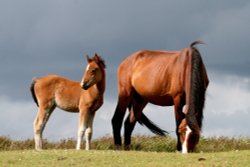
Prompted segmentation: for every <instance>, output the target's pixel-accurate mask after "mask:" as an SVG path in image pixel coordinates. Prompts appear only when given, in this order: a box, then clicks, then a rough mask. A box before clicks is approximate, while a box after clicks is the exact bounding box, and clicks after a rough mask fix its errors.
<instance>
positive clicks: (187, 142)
mask: <svg viewBox="0 0 250 167" xmlns="http://www.w3.org/2000/svg"><path fill="white" fill-rule="evenodd" d="M178 133H179V135H180V140H181V144H182V153H187V152H193V151H194V148H195V146H196V144H197V143H198V141H199V138H200V134H199V133H194V132H193V131H192V130H191V129H190V128H189V126H188V125H187V122H186V119H183V120H182V122H181V124H180V125H179V129H178Z"/></svg>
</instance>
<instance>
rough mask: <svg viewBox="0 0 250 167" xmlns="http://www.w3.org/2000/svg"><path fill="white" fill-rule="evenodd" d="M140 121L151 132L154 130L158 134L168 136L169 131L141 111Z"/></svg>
mask: <svg viewBox="0 0 250 167" xmlns="http://www.w3.org/2000/svg"><path fill="white" fill-rule="evenodd" d="M138 122H139V123H140V124H141V125H145V126H146V127H147V128H148V129H149V130H150V131H151V132H153V133H154V134H156V135H160V136H166V133H168V132H167V131H165V130H163V129H161V128H160V127H158V126H157V125H156V124H155V123H153V122H152V121H150V120H149V119H148V118H147V117H146V115H144V114H143V113H141V116H140V119H139V120H138Z"/></svg>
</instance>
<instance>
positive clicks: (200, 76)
mask: <svg viewBox="0 0 250 167" xmlns="http://www.w3.org/2000/svg"><path fill="white" fill-rule="evenodd" d="M197 44H203V42H201V41H195V42H193V43H191V45H190V49H191V52H190V53H191V58H190V59H191V78H190V93H189V95H187V96H189V97H187V98H189V100H188V101H189V107H188V111H187V113H186V121H187V125H188V126H189V127H190V128H191V130H192V131H193V132H194V133H197V134H199V133H200V130H201V127H202V119H203V107H204V103H205V92H206V86H207V84H208V81H206V80H205V79H207V78H205V77H207V76H204V75H206V70H205V66H204V64H203V61H202V58H201V54H200V52H199V50H198V49H197V48H196V47H195V45H197ZM206 82H207V83H206ZM188 101H187V102H188Z"/></svg>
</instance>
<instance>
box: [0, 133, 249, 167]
mask: <svg viewBox="0 0 250 167" xmlns="http://www.w3.org/2000/svg"><path fill="white" fill-rule="evenodd" d="M132 143H133V144H132V146H131V151H113V140H112V138H111V137H103V138H100V139H96V140H94V141H93V142H92V149H93V150H91V151H84V150H80V151H76V150H74V148H75V144H76V141H75V140H74V139H66V140H61V141H59V142H49V141H48V140H45V141H44V150H43V151H35V150H34V141H33V140H31V139H27V140H24V141H15V140H11V139H10V138H8V137H0V167H2V166H6V167H9V166H22V167H28V166H36V167H37V166H52V167H53V166H60V167H61V166H88V167H90V166H122V167H126V166H129V167H130V166H143V167H147V166H150V167H154V166H157V167H158V166H178V167H180V166H209V167H211V166H244V167H245V166H249V164H250V139H249V138H244V137H242V138H227V137H212V138H201V140H200V142H199V145H198V146H197V149H196V151H195V153H191V154H186V155H183V154H180V153H176V152H175V144H176V139H175V138H172V137H156V136H136V137H133V139H132Z"/></svg>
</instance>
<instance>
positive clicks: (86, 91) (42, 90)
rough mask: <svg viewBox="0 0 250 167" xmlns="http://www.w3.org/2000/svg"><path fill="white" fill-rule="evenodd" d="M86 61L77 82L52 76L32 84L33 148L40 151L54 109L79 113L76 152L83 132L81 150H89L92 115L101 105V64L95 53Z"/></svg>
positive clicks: (102, 87) (102, 76)
mask: <svg viewBox="0 0 250 167" xmlns="http://www.w3.org/2000/svg"><path fill="white" fill-rule="evenodd" d="M87 61H88V66H87V68H86V71H85V74H84V76H83V78H82V81H81V82H77V81H71V80H68V79H66V78H63V77H60V76H56V75H48V76H45V77H43V78H38V79H35V80H34V81H33V82H32V84H31V93H32V96H33V99H34V101H35V102H36V104H37V106H38V107H39V108H38V113H37V117H36V119H35V121H34V139H35V149H37V150H40V149H42V133H43V130H44V127H45V125H46V123H47V121H48V119H49V117H50V115H51V113H52V112H53V110H54V109H55V108H56V107H58V108H60V109H62V110H65V111H68V112H79V127H78V138H77V145H76V149H80V146H81V141H82V138H83V135H84V133H85V137H86V147H85V149H86V150H89V149H90V142H91V137H92V131H93V130H92V125H93V119H94V116H95V112H96V110H98V109H99V108H100V107H101V106H102V104H103V94H104V91H105V63H104V61H103V60H102V59H101V57H100V56H98V55H97V54H96V55H95V56H94V57H93V58H92V59H91V58H89V57H88V56H87Z"/></svg>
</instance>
